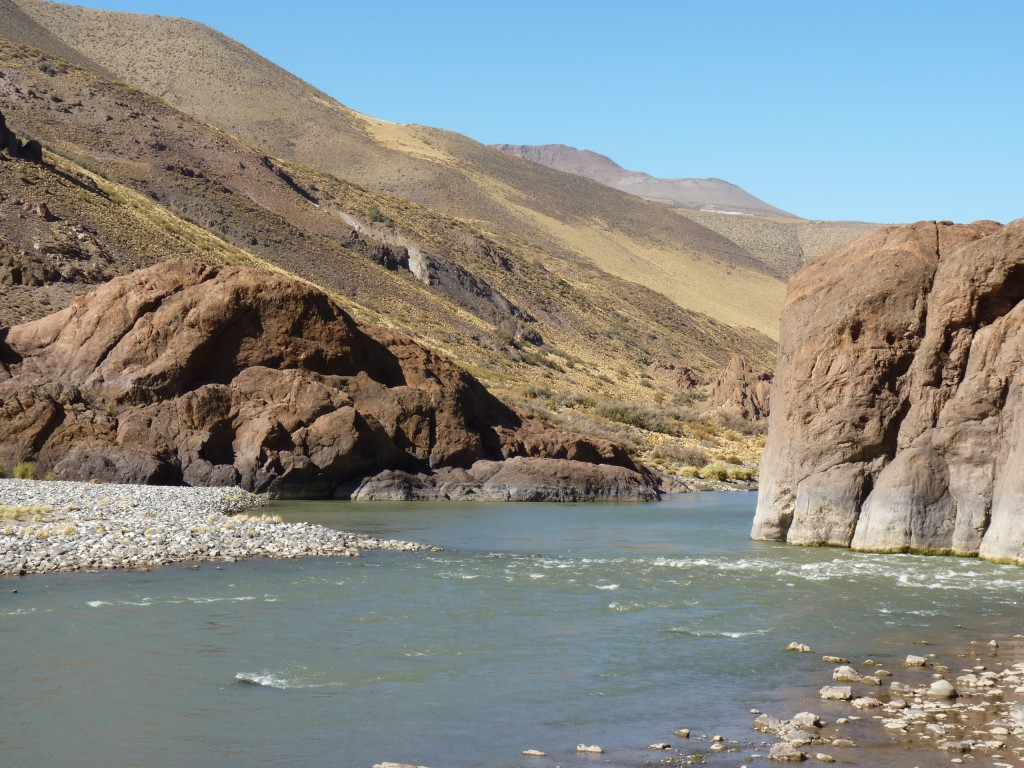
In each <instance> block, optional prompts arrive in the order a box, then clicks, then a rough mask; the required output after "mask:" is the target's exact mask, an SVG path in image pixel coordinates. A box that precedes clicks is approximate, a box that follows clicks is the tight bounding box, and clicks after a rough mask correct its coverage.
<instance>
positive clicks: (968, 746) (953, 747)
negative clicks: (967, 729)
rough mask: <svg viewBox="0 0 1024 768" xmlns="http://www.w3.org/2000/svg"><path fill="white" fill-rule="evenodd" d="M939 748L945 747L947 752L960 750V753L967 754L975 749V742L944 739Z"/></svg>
mask: <svg viewBox="0 0 1024 768" xmlns="http://www.w3.org/2000/svg"><path fill="white" fill-rule="evenodd" d="M939 749H944V750H946V751H947V752H959V753H960V754H967V753H968V752H970V751H971V750H972V749H974V744H973V743H972V742H970V741H944V742H942V743H941V744H939Z"/></svg>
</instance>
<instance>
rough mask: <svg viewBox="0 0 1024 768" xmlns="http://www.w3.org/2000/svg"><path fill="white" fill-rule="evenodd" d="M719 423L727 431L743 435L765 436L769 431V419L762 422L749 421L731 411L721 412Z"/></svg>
mask: <svg viewBox="0 0 1024 768" xmlns="http://www.w3.org/2000/svg"><path fill="white" fill-rule="evenodd" d="M718 423H719V424H721V425H722V426H723V427H724V428H725V429H731V430H733V431H734V432H739V433H740V434H741V435H763V434H764V433H765V432H767V431H768V420H767V419H762V420H761V421H748V420H747V419H744V418H743V417H742V416H740V415H738V414H735V413H731V412H730V411H722V412H720V413H719V414H718Z"/></svg>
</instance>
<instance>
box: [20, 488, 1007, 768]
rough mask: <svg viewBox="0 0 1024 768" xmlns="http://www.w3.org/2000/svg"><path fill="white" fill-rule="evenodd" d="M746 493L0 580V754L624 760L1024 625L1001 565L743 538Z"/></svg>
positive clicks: (403, 508)
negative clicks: (280, 552) (370, 549)
mask: <svg viewBox="0 0 1024 768" xmlns="http://www.w3.org/2000/svg"><path fill="white" fill-rule="evenodd" d="M754 502H755V496H754V495H753V494H743V493H734V494H728V493H727V494H693V495H685V496H676V497H669V498H667V499H666V500H665V501H663V502H662V503H660V504H636V505H618V504H578V505H569V504H567V505H557V504H468V503H461V504H440V503H437V504H434V503H400V504H389V503H379V502H378V503H372V504H355V503H350V502H276V503H275V504H274V505H273V508H272V509H271V511H273V512H275V513H279V514H282V515H283V516H285V517H286V518H289V519H304V520H312V521H314V522H320V523H325V524H329V525H336V526H338V527H341V528H345V529H348V530H355V531H359V532H364V533H369V534H373V535H378V536H384V537H387V538H398V539H410V540H416V541H421V542H424V543H428V544H434V545H440V546H443V547H445V551H444V552H439V553H416V554H406V553H394V552H378V553H370V554H367V555H365V556H363V557H361V558H350V559H345V558H324V559H305V560H290V561H272V560H259V561H247V562H241V563H233V564H222V565H220V566H219V567H217V566H215V565H213V564H204V565H202V566H200V567H199V568H198V569H195V570H193V569H192V568H191V567H182V566H170V567H164V568H154V569H153V570H152V571H150V572H125V571H114V572H104V573H94V574H84V573H76V574H58V575H46V576H30V577H24V578H20V579H4V580H2V581H0V670H2V673H3V678H2V679H3V685H2V687H0V754H2V758H0V762H2V764H3V765H4V766H8V767H9V768H13V767H15V766H40V765H50V766H65V765H66V766H71V765H73V766H79V767H81V768H86V767H89V766H96V768H100V767H101V766H102V767H103V768H119V767H120V766H136V765H144V766H189V765H204V766H239V767H241V766H253V765H274V766H327V765H330V766H345V767H346V768H370V766H372V765H373V764H374V763H377V762H381V761H396V762H411V763H417V764H420V765H427V766H431V768H470V766H473V767H474V768H478V767H479V766H492V767H494V768H504V767H505V766H510V767H511V766H531V767H532V768H551V767H552V766H555V765H558V766H566V767H568V766H577V765H579V766H596V765H598V764H600V765H602V766H605V765H612V766H638V765H641V764H644V763H645V762H647V761H650V762H654V763H656V762H657V761H658V756H657V755H656V754H655V753H652V752H649V751H647V750H646V749H645V747H646V746H647V745H648V744H650V743H651V742H659V741H665V742H672V743H678V742H679V739H677V738H675V737H674V736H673V731H674V730H675V729H678V728H683V727H686V728H690V729H691V730H692V731H693V734H694V736H696V735H698V734H712V733H716V734H717V733H721V734H723V735H725V736H726V737H727V738H735V739H739V740H741V741H744V740H745V741H754V740H756V738H757V734H754V733H753V731H752V730H751V728H750V721H751V717H752V716H751V715H750V713H749V710H750V708H751V707H760V708H761V709H766V710H770V709H771V708H772V707H776V708H779V709H782V708H784V707H787V706H790V703H791V702H792V705H793V706H796V703H797V702H799V700H800V698H801V697H802V696H809V697H811V698H813V697H814V695H815V691H816V690H817V687H818V686H820V685H821V680H820V679H819V677H814V676H812V675H810V674H808V669H809V667H808V665H809V664H817V665H820V654H821V653H835V654H841V655H846V656H863V657H867V656H875V657H881V658H886V657H891V656H894V655H898V654H899V653H901V652H902V651H904V650H905V649H906V647H907V646H908V645H909V644H910V643H913V642H914V640H917V639H921V638H931V639H933V641H934V639H935V638H944V639H946V640H950V641H955V640H958V639H962V640H963V641H965V642H966V640H967V639H968V638H971V639H973V638H987V637H988V636H989V635H996V634H999V633H1007V632H1013V631H1018V632H1019V631H1020V624H1021V618H1022V616H1024V569H1022V568H1017V567H1013V566H1001V565H996V564H991V563H983V562H979V561H977V560H973V559H957V558H946V557H923V556H912V555H888V556H882V555H867V554H858V553H851V552H848V551H845V550H838V549H823V548H797V547H790V546H786V545H781V544H774V543H766V542H754V541H751V540H750V539H749V536H748V534H749V529H750V521H751V518H752V515H753V508H754ZM12 590H17V592H16V593H15V592H12ZM794 640H797V641H800V642H804V643H808V644H810V645H811V646H813V647H814V649H815V651H817V652H818V655H817V657H816V658H814V659H811V658H810V654H794V653H784V652H782V650H781V649H782V648H784V647H785V646H786V644H788V643H789V642H791V641H794ZM773 714H778V715H780V716H783V717H788V716H790V715H792V714H793V712H788V711H779V712H777V713H776V712H773ZM578 743H587V744H599V745H601V746H602V747H604V749H605V750H606V751H605V753H604V754H603V755H600V756H586V755H577V754H576V753H575V746H576V744H578ZM705 746H706V745H705ZM525 749H538V750H543V751H545V752H547V753H548V754H549V755H550V756H551V757H550V758H547V759H545V758H541V759H532V760H531V759H529V758H525V757H522V756H521V752H522V751H523V750H525ZM750 749H751V748H750V747H743V751H741V752H737V753H725V754H720V755H711V756H710V757H709V761H708V762H709V764H712V763H713V764H715V765H721V766H739V765H740V764H744V763H746V762H748V759H747V755H748V754H749V752H750ZM942 762H943V764H945V763H948V756H947V757H945V758H943V761H942ZM860 764H861V765H864V764H865V763H864V762H860Z"/></svg>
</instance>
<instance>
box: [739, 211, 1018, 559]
mask: <svg viewBox="0 0 1024 768" xmlns="http://www.w3.org/2000/svg"><path fill="white" fill-rule="evenodd" d="M1022 363H1024V220H1018V221H1016V222H1014V223H1012V224H1010V225H1007V226H1005V227H1004V226H1000V225H999V224H996V223H993V222H977V223H975V224H971V225H966V226H953V225H950V224H948V223H942V224H935V223H931V222H924V223H919V224H914V225H910V226H905V227H889V228H886V229H882V230H878V231H876V232H874V233H872V234H870V235H867V236H865V237H863V238H861V239H860V240H858V241H856V242H855V243H853V244H851V245H850V246H848V247H847V248H845V249H842V250H840V251H837V252H834V253H833V254H831V255H829V256H827V257H825V258H824V259H822V260H820V261H818V262H815V263H813V264H811V265H809V266H807V267H805V268H804V269H802V270H801V271H800V272H799V273H797V275H796V276H795V277H794V278H793V281H792V282H791V283H790V288H789V293H788V296H787V299H786V304H785V308H784V312H783V318H782V334H781V343H780V355H779V365H778V368H777V371H776V377H775V393H774V395H773V399H772V413H771V418H770V422H769V431H768V444H767V446H766V448H765V452H764V455H763V458H762V463H761V493H760V496H759V499H758V508H757V514H756V517H755V521H754V528H753V535H754V537H755V538H761V539H778V540H784V541H789V542H792V543H797V544H830V545H838V546H852V547H853V548H855V549H861V550H872V551H923V552H949V553H955V554H965V555H972V554H980V555H981V556H982V557H984V558H987V559H992V560H1001V561H1006V562H1014V563H1018V564H1024V512H1022V510H1024V431H1022V430H1024V365H1022Z"/></svg>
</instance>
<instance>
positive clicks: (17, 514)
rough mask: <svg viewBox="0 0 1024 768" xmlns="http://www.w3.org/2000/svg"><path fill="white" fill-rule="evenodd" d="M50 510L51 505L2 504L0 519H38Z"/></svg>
mask: <svg viewBox="0 0 1024 768" xmlns="http://www.w3.org/2000/svg"><path fill="white" fill-rule="evenodd" d="M49 511H50V508H49V507H8V506H0V520H38V519H39V518H41V517H42V516H43V515H44V514H45V513H47V512H49Z"/></svg>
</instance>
